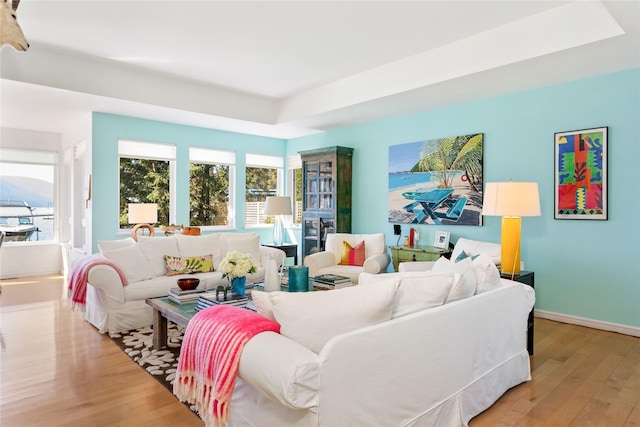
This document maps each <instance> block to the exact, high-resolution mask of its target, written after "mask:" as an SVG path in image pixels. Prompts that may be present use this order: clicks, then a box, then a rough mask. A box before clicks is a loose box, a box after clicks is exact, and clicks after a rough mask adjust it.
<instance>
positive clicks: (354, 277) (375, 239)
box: [304, 233, 389, 284]
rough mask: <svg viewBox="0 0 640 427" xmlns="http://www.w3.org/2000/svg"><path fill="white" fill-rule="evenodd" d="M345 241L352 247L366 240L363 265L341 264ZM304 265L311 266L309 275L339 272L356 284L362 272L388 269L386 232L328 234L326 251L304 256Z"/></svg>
mask: <svg viewBox="0 0 640 427" xmlns="http://www.w3.org/2000/svg"><path fill="white" fill-rule="evenodd" d="M343 241H344V242H347V243H349V244H350V245H351V246H352V247H355V246H356V245H358V244H359V243H360V242H362V241H364V253H365V261H364V264H363V265H362V266H356V265H341V264H340V260H341V257H342V246H343V245H342V242H343ZM304 265H306V266H307V267H309V276H318V275H320V274H338V275H340V276H347V277H349V278H350V279H351V282H352V283H354V284H356V283H358V276H359V275H360V273H363V272H365V273H372V274H378V273H384V272H386V271H387V266H388V265H389V256H388V255H387V245H386V244H385V241H384V234H383V233H377V234H348V233H333V234H327V240H326V242H325V250H324V252H317V253H315V254H311V255H307V256H306V257H305V258H304Z"/></svg>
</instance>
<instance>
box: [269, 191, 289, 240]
mask: <svg viewBox="0 0 640 427" xmlns="http://www.w3.org/2000/svg"><path fill="white" fill-rule="evenodd" d="M264 214H265V215H274V216H275V223H274V224H273V243H275V244H276V245H282V244H283V243H284V218H283V216H284V215H291V198H290V197H289V196H267V203H266V205H265V207H264Z"/></svg>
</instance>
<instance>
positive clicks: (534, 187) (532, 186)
mask: <svg viewBox="0 0 640 427" xmlns="http://www.w3.org/2000/svg"><path fill="white" fill-rule="evenodd" d="M482 215H496V216H540V196H539V194H538V183H537V182H511V181H510V182H489V183H487V185H486V187H485V189H484V200H483V201H482Z"/></svg>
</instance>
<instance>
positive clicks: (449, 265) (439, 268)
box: [431, 257, 476, 302]
mask: <svg viewBox="0 0 640 427" xmlns="http://www.w3.org/2000/svg"><path fill="white" fill-rule="evenodd" d="M431 271H434V272H440V273H458V274H460V277H459V278H458V280H457V282H456V283H454V284H453V287H452V288H451V292H450V293H449V296H448V297H447V300H446V302H453V301H457V300H460V299H463V298H467V297H470V296H471V295H473V294H475V292H476V276H475V272H474V270H473V267H472V265H471V258H465V259H463V260H462V261H460V262H452V261H450V260H448V259H446V258H445V257H440V258H439V259H438V260H437V261H436V262H435V264H433V269H432V270H431Z"/></svg>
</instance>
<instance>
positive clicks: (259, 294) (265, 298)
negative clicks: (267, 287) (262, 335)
mask: <svg viewBox="0 0 640 427" xmlns="http://www.w3.org/2000/svg"><path fill="white" fill-rule="evenodd" d="M251 299H252V300H253V305H255V306H256V311H257V312H258V314H261V315H263V316H264V317H266V318H267V319H271V320H273V321H274V322H275V321H276V317H275V316H274V315H273V306H272V305H271V299H269V293H268V292H263V291H258V290H255V289H254V290H252V291H251Z"/></svg>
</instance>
